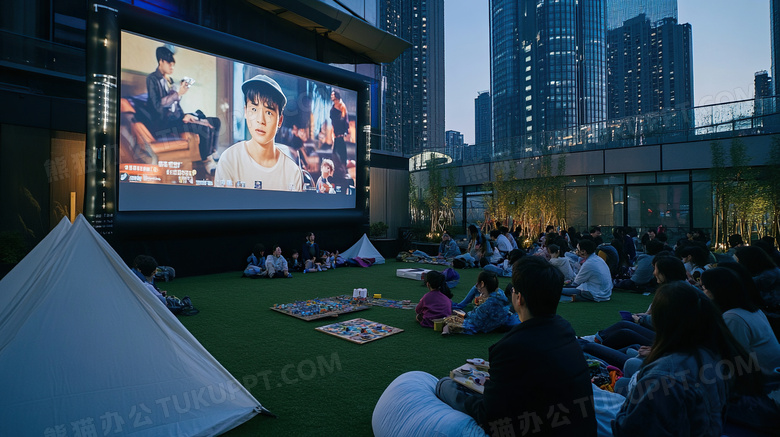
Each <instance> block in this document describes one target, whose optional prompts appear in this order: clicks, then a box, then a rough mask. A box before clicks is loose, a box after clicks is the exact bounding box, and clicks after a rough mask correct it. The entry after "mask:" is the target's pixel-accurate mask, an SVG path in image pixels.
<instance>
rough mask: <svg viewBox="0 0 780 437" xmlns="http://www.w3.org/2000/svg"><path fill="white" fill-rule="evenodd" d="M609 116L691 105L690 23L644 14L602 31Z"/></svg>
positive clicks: (644, 112) (682, 107)
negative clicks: (656, 19)
mask: <svg viewBox="0 0 780 437" xmlns="http://www.w3.org/2000/svg"><path fill="white" fill-rule="evenodd" d="M607 39H608V56H607V59H608V65H609V80H608V102H609V118H610V119H615V118H622V117H627V116H631V115H639V114H647V113H650V112H657V111H662V110H667V109H687V108H690V107H692V103H693V48H692V47H693V42H692V38H691V25H690V24H677V20H675V19H674V18H665V19H663V20H661V21H659V22H656V23H651V22H650V20H649V19H647V17H646V16H645V14H640V15H639V16H637V17H634V18H631V19H629V20H626V21H625V22H624V24H623V26H620V27H618V28H615V29H612V30H610V31H609V32H608V38H607Z"/></svg>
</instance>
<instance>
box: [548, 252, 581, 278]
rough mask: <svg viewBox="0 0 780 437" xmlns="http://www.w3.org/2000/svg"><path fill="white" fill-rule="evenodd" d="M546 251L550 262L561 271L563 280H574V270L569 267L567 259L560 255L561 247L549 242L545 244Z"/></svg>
mask: <svg viewBox="0 0 780 437" xmlns="http://www.w3.org/2000/svg"><path fill="white" fill-rule="evenodd" d="M547 251H548V252H549V253H550V264H552V265H554V266H555V268H557V269H558V270H560V271H561V274H562V275H563V281H564V282H566V281H568V283H571V282H572V281H574V277H575V276H576V275H575V274H574V270H573V269H572V268H571V263H570V262H569V259H568V258H566V257H565V256H563V257H562V256H561V247H560V246H558V245H557V244H551V245H549V246H547Z"/></svg>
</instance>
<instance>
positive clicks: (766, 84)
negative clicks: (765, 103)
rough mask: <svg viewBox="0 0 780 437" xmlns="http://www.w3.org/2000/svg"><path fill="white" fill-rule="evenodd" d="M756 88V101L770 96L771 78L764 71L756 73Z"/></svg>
mask: <svg viewBox="0 0 780 437" xmlns="http://www.w3.org/2000/svg"><path fill="white" fill-rule="evenodd" d="M754 85H755V88H756V95H755V98H756V100H758V99H763V98H766V97H769V96H771V95H772V78H771V77H769V73H768V72H767V71H766V70H761V71H757V72H756V75H755V78H754Z"/></svg>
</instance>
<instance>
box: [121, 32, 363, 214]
mask: <svg viewBox="0 0 780 437" xmlns="http://www.w3.org/2000/svg"><path fill="white" fill-rule="evenodd" d="M120 63H121V73H120V80H121V85H120V91H119V92H120V96H121V98H120V102H119V103H120V104H119V139H118V140H119V141H118V142H119V168H118V172H117V174H118V178H119V184H118V185H119V193H118V194H119V201H118V205H117V206H118V209H119V210H120V211H176V210H185V211H187V210H189V211H195V210H197V211H205V210H262V209H346V208H354V207H355V180H356V176H355V171H356V156H357V150H356V147H357V141H356V133H357V130H356V114H357V105H358V93H357V92H356V91H355V90H351V89H345V88H342V87H337V86H334V85H331V84H328V83H323V82H320V81H317V80H313V79H310V78H305V77H300V76H295V75H292V74H287V73H284V72H280V71H275V70H273V69H270V68H267V67H265V66H257V65H251V64H247V63H242V62H239V61H236V60H233V59H227V58H224V57H220V56H215V55H212V54H207V53H203V52H200V51H197V50H193V49H191V48H186V47H182V46H176V45H172V44H170V43H168V42H165V41H160V40H157V39H153V38H149V37H145V36H141V35H138V34H135V33H130V32H126V31H123V32H122V41H121V58H120Z"/></svg>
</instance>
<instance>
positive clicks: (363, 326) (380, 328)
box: [315, 319, 404, 344]
mask: <svg viewBox="0 0 780 437" xmlns="http://www.w3.org/2000/svg"><path fill="white" fill-rule="evenodd" d="M315 329H316V330H317V331H320V332H324V333H326V334H330V335H334V336H336V337H339V338H343V339H344V340H347V341H351V342H352V343H357V344H363V343H368V342H370V341H374V340H378V339H380V338H384V337H387V336H388V335H393V334H397V333H399V332H403V331H404V330H403V329H400V328H394V327H392V326H388V325H385V324H382V323H376V322H372V321H370V320H366V319H352V320H347V321H344V322H338V323H334V324H332V325H326V326H320V327H319V328H315Z"/></svg>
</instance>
